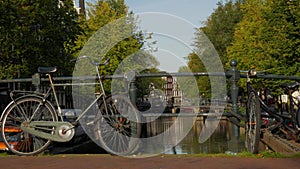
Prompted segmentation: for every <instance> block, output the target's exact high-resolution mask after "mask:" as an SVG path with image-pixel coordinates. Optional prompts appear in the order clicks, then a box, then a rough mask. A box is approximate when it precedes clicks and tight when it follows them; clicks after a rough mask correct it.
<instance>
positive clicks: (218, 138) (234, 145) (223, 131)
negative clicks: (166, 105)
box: [143, 117, 246, 154]
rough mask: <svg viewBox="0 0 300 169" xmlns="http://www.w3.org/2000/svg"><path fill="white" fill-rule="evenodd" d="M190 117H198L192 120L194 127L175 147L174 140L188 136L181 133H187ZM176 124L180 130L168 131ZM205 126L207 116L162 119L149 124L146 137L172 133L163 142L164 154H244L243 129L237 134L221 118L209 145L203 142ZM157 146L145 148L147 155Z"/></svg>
mask: <svg viewBox="0 0 300 169" xmlns="http://www.w3.org/2000/svg"><path fill="white" fill-rule="evenodd" d="M187 118H194V119H193V120H192V121H193V122H194V124H193V126H192V128H191V129H190V130H189V131H188V133H187V134H186V135H185V137H183V139H182V140H181V141H179V143H178V144H176V145H175V146H173V145H174V137H176V136H177V135H179V136H182V135H184V133H181V132H186V130H184V129H183V128H184V127H186V125H185V124H184V123H185V121H186V119H187ZM176 120H177V121H176ZM175 121H176V122H175ZM189 122H190V121H189ZM206 123H209V122H206ZM172 125H176V127H175V128H176V129H175V130H170V131H168V130H169V129H170V127H171V126H172ZM206 125H207V124H206ZM204 127H205V123H204V118H203V117H159V118H157V119H155V120H154V121H152V122H151V123H148V124H147V130H146V131H144V135H145V134H146V137H153V136H157V135H160V134H161V133H164V132H169V133H167V135H168V136H167V137H166V138H165V139H164V140H163V144H164V145H163V147H164V150H162V153H164V154H200V153H204V154H217V153H224V152H226V151H231V152H241V151H245V150H246V149H245V146H244V141H245V136H244V130H243V128H241V129H239V132H238V133H236V132H234V133H233V132H232V131H234V130H232V128H233V127H236V126H234V125H233V124H232V123H230V122H229V121H228V120H227V119H226V118H225V117H222V118H221V119H220V121H219V123H218V126H217V127H216V129H215V130H214V132H213V133H212V135H211V136H210V137H209V138H208V139H207V140H206V141H205V142H203V143H200V141H199V137H200V133H201V132H205V131H203V128H204ZM145 132H146V133H145ZM170 132H173V133H170ZM179 139H180V138H179ZM146 144H147V143H146ZM155 146H157V143H154V144H153V143H152V144H147V145H145V144H144V145H143V147H144V149H145V151H146V152H151V151H150V150H153V149H155Z"/></svg>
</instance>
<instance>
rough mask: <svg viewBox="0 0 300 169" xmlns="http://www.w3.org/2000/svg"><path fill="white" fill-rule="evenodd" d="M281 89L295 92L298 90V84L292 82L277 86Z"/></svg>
mask: <svg viewBox="0 0 300 169" xmlns="http://www.w3.org/2000/svg"><path fill="white" fill-rule="evenodd" d="M279 86H280V87H281V88H283V89H288V90H297V89H298V88H299V83H298V82H294V83H282V84H280V85H279Z"/></svg>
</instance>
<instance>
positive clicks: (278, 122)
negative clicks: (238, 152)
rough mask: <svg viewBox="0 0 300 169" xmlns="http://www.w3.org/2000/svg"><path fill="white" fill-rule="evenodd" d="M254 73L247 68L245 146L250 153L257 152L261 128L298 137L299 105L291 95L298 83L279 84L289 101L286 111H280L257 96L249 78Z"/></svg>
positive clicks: (299, 122)
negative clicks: (295, 107) (295, 106)
mask: <svg viewBox="0 0 300 169" xmlns="http://www.w3.org/2000/svg"><path fill="white" fill-rule="evenodd" d="M256 75H257V73H256V72H255V71H254V70H249V71H248V73H247V93H248V101H247V107H246V119H247V120H246V123H245V134H246V141H245V146H246V149H247V150H248V151H249V152H250V153H258V151H259V141H260V136H261V131H262V130H263V129H264V130H269V131H270V132H272V133H274V134H279V132H283V133H284V136H285V137H286V138H287V137H288V136H289V135H290V134H293V135H294V138H296V137H298V138H300V128H299V126H300V107H299V102H298V103H296V101H295V99H294V98H293V97H292V93H293V92H294V91H296V90H298V88H299V83H298V82H295V83H284V84H281V85H280V87H281V88H282V89H283V90H284V91H285V93H286V94H287V95H288V101H289V103H290V104H289V107H290V108H289V109H288V110H287V112H285V113H283V112H281V113H280V111H279V110H278V109H276V108H274V107H273V106H270V105H268V103H267V102H265V101H264V100H263V99H262V98H261V97H259V93H258V92H257V91H256V90H255V89H254V88H253V87H252V84H251V78H253V77H255V76H256ZM294 105H297V107H298V109H297V110H295V109H294ZM263 113H264V114H263ZM270 119H274V120H273V122H270V121H271V120H270ZM269 120H270V121H269ZM291 125H292V126H291Z"/></svg>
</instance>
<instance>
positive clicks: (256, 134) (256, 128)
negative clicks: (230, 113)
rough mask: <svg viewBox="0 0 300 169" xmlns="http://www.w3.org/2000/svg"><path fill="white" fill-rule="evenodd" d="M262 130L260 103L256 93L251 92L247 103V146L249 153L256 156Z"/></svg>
mask: <svg viewBox="0 0 300 169" xmlns="http://www.w3.org/2000/svg"><path fill="white" fill-rule="evenodd" d="M260 129H261V110H260V102H259V98H258V96H257V94H256V93H255V92H250V94H249V96H248V101H247V121H246V124H245V135H246V140H245V146H246V149H247V151H248V152H250V153H253V154H256V153H258V151H259V141H260Z"/></svg>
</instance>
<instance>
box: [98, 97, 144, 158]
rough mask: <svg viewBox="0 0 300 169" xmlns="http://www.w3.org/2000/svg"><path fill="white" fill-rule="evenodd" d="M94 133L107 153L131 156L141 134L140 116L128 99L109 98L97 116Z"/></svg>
mask: <svg viewBox="0 0 300 169" xmlns="http://www.w3.org/2000/svg"><path fill="white" fill-rule="evenodd" d="M94 131H95V136H96V141H99V143H100V145H101V147H102V148H104V149H105V150H106V151H107V152H109V153H111V154H115V155H121V156H127V155H131V154H133V153H134V150H135V149H136V148H137V145H138V141H139V137H140V133H141V123H140V114H139V112H138V110H137V109H136V108H135V107H134V106H133V105H132V104H131V101H130V100H129V99H128V98H127V97H124V96H121V95H118V96H113V97H109V98H107V99H106V103H105V104H104V103H102V105H101V106H100V109H99V112H98V113H97V115H96V118H95V128H94Z"/></svg>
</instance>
